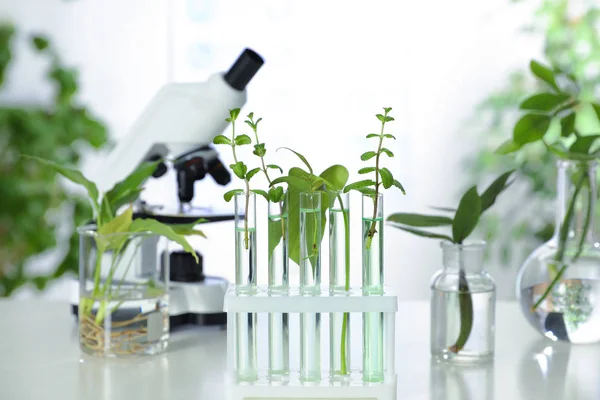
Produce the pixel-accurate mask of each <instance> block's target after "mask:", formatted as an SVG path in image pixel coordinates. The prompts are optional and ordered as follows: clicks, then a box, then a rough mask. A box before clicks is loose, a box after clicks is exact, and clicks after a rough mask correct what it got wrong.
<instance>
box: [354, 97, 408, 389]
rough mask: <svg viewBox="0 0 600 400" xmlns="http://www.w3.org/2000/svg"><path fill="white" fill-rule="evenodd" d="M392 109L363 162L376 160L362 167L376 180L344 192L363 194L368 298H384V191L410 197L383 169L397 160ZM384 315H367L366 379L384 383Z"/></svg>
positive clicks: (386, 109) (386, 110)
mask: <svg viewBox="0 0 600 400" xmlns="http://www.w3.org/2000/svg"><path fill="white" fill-rule="evenodd" d="M391 110H392V108H391V107H384V108H383V111H384V113H383V114H377V115H376V117H377V119H378V120H379V122H381V129H380V132H379V133H370V134H368V135H367V139H371V138H375V139H377V142H378V145H377V150H376V151H367V152H365V153H363V154H362V155H361V157H360V158H361V160H362V161H368V160H370V159H372V158H375V166H372V167H365V168H361V169H360V170H359V171H358V173H359V174H368V173H373V174H374V175H375V176H374V179H363V180H360V181H358V182H354V183H351V184H349V185H348V186H346V187H345V188H344V192H346V193H347V192H349V191H350V190H357V191H359V192H360V193H362V209H363V210H362V220H363V224H362V291H363V293H364V294H366V295H381V294H383V292H384V289H383V274H384V271H383V194H382V193H381V190H382V187H383V189H389V188H391V187H392V186H395V187H397V188H398V189H400V190H401V191H402V193H403V194H406V193H405V191H404V188H403V187H402V184H401V183H400V182H399V181H398V180H396V179H394V176H393V175H392V173H391V172H390V170H389V169H387V168H385V167H382V165H381V164H382V163H381V155H382V154H385V155H386V156H388V157H393V156H394V154H393V153H392V152H391V151H390V150H389V149H387V148H385V147H383V141H384V139H394V140H395V139H396V138H395V137H394V136H393V135H391V134H389V133H386V132H385V124H386V123H388V122H391V121H393V120H394V118H393V117H392V116H391V115H389V113H390V111H391ZM383 368H384V366H383V314H382V313H365V314H364V315H363V379H364V380H366V381H369V382H380V381H383V378H384V370H383Z"/></svg>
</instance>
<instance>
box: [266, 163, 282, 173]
mask: <svg viewBox="0 0 600 400" xmlns="http://www.w3.org/2000/svg"><path fill="white" fill-rule="evenodd" d="M267 168H271V169H278V170H279V172H281V173H282V174H283V169H281V167H280V166H279V165H275V164H269V165H267Z"/></svg>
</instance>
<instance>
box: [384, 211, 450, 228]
mask: <svg viewBox="0 0 600 400" xmlns="http://www.w3.org/2000/svg"><path fill="white" fill-rule="evenodd" d="M387 221H389V222H396V223H399V224H402V225H409V226H419V227H432V226H449V225H452V218H449V217H446V216H442V215H423V214H410V213H396V214H392V215H390V216H389V217H388V218H387Z"/></svg>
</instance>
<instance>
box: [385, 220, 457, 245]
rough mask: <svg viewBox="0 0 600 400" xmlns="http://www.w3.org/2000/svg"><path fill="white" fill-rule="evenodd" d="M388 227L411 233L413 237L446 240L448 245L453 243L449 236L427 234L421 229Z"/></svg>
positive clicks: (395, 225)
mask: <svg viewBox="0 0 600 400" xmlns="http://www.w3.org/2000/svg"><path fill="white" fill-rule="evenodd" d="M390 226H393V227H394V228H398V229H402V230H403V231H406V232H409V233H412V234H413V235H417V236H422V237H427V238H431V239H441V240H447V241H449V242H450V243H454V242H453V241H452V238H450V236H447V235H442V234H440V233H435V232H427V231H424V230H422V229H415V228H409V227H407V226H402V225H397V224H393V223H392V224H390Z"/></svg>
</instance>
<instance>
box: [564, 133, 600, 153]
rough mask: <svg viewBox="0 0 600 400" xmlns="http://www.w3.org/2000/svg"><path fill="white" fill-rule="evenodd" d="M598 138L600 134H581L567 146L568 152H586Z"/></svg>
mask: <svg viewBox="0 0 600 400" xmlns="http://www.w3.org/2000/svg"><path fill="white" fill-rule="evenodd" d="M598 138H600V135H589V136H581V137H578V138H577V140H575V142H573V144H572V145H571V147H570V148H569V152H571V153H580V154H588V153H589V151H590V148H591V147H592V145H593V144H594V142H595V141H596V140H598Z"/></svg>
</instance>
